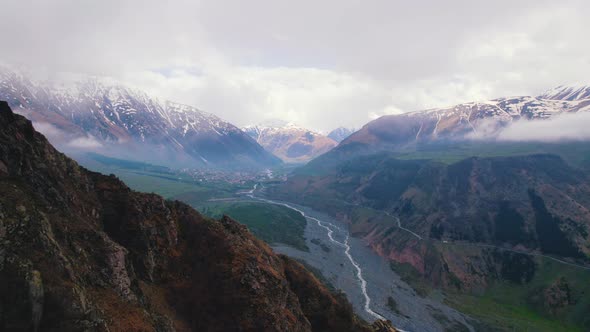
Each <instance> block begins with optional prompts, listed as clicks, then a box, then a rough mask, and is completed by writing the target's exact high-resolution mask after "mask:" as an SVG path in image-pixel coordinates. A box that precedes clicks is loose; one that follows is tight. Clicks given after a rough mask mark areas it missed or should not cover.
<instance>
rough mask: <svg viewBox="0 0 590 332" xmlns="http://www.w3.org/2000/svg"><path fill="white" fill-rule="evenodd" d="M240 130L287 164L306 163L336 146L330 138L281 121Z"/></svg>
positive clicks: (268, 122)
mask: <svg viewBox="0 0 590 332" xmlns="http://www.w3.org/2000/svg"><path fill="white" fill-rule="evenodd" d="M242 129H243V130H244V132H246V133H247V134H248V135H250V136H251V137H252V138H253V139H254V140H256V142H258V143H259V144H260V145H262V146H263V147H264V148H265V149H266V150H268V151H269V152H271V153H273V154H274V155H275V156H277V157H279V158H281V159H282V160H283V161H284V162H287V163H304V162H307V161H309V160H311V159H313V158H315V157H317V156H319V155H321V154H323V153H326V152H327V151H329V150H330V149H332V148H333V147H335V146H336V145H337V142H336V141H335V140H333V139H332V138H329V137H326V136H324V135H322V134H320V133H317V132H314V131H311V130H308V129H305V128H302V127H299V126H297V125H295V124H293V123H289V122H285V121H281V120H273V121H267V122H263V123H261V124H259V125H255V126H247V127H244V128H242Z"/></svg>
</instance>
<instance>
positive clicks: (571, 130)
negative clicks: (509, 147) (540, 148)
mask: <svg viewBox="0 0 590 332" xmlns="http://www.w3.org/2000/svg"><path fill="white" fill-rule="evenodd" d="M497 139H498V140H500V141H525V142H529V141H530V142H563V141H586V140H590V112H581V113H564V114H561V115H557V116H554V117H552V118H550V119H544V120H529V121H527V120H520V121H515V122H513V123H512V124H510V125H509V126H507V127H506V128H504V129H503V130H502V131H500V133H499V134H498V136H497Z"/></svg>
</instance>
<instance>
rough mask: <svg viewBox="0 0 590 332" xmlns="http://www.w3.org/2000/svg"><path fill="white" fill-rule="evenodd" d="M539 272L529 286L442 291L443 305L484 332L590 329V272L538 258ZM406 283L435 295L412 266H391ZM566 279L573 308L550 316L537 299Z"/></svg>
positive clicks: (496, 285)
mask: <svg viewBox="0 0 590 332" xmlns="http://www.w3.org/2000/svg"><path fill="white" fill-rule="evenodd" d="M535 261H536V264H537V271H536V273H535V276H534V277H533V279H532V280H531V281H530V282H529V283H526V284H515V283H511V282H507V281H497V282H495V283H494V284H492V285H490V287H489V288H488V289H486V290H485V291H483V292H481V293H476V292H473V293H462V292H457V291H448V290H445V291H443V294H444V301H445V303H446V304H448V305H450V306H451V307H454V308H456V309H457V310H459V311H461V312H463V313H465V314H467V315H469V316H471V317H473V318H476V319H478V320H480V321H481V322H482V323H483V325H484V326H482V327H480V328H481V329H484V330H486V329H489V330H499V331H587V330H589V329H590V317H588V313H589V312H590V297H589V296H588V294H590V271H585V270H580V269H577V268H575V267H570V266H566V265H563V264H559V263H557V262H554V261H552V260H549V259H545V258H535ZM392 269H393V270H394V271H396V272H397V273H398V274H399V275H400V276H401V277H402V279H403V280H404V281H406V282H408V283H409V284H410V285H411V286H412V287H413V288H414V289H415V290H416V291H417V292H418V294H420V295H421V296H429V295H435V294H436V293H437V292H439V291H438V290H434V289H432V288H431V286H429V285H428V283H427V282H425V281H424V280H423V279H422V277H421V276H420V275H419V274H418V273H417V272H416V271H415V270H414V269H413V268H412V267H411V266H410V265H409V264H395V263H392ZM561 277H563V278H565V279H566V280H567V281H568V283H569V285H570V287H571V290H572V294H573V298H574V304H572V305H569V306H567V307H566V308H564V309H562V310H561V311H558V312H556V313H554V314H550V313H549V312H547V310H546V309H545V308H544V307H543V301H542V299H539V300H537V301H534V300H531V299H532V298H534V296H535V295H538V294H542V290H543V288H544V287H547V285H550V284H551V283H553V282H554V281H556V280H558V279H559V278H561Z"/></svg>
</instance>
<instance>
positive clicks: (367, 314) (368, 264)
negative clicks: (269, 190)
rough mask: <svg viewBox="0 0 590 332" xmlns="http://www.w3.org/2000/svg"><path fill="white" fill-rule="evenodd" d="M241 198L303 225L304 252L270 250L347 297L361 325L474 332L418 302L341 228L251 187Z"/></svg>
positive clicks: (429, 302)
mask: <svg viewBox="0 0 590 332" xmlns="http://www.w3.org/2000/svg"><path fill="white" fill-rule="evenodd" d="M245 194H246V196H247V197H249V198H251V199H253V200H257V201H261V202H265V203H268V204H275V205H282V206H285V207H287V208H290V209H292V210H294V211H297V212H299V213H300V214H301V215H302V216H304V217H305V218H306V219H307V221H308V222H307V225H306V228H305V238H306V242H307V246H308V247H309V249H310V250H309V252H306V251H301V250H298V249H295V248H292V247H289V246H283V245H274V246H273V249H274V250H275V251H276V252H278V253H281V254H285V255H287V256H290V257H293V258H295V259H299V260H303V261H305V262H306V263H307V264H309V265H310V266H312V267H314V268H316V269H317V270H319V271H320V272H321V273H322V275H323V277H324V278H325V279H326V280H327V281H328V282H329V283H330V284H331V285H332V286H333V287H334V288H336V289H339V290H341V291H343V292H344V293H345V294H346V296H347V298H348V300H349V301H350V302H351V303H352V305H353V308H354V310H355V312H356V313H357V314H358V315H359V316H361V317H362V318H363V319H365V320H367V321H370V322H371V321H375V320H377V319H387V320H390V321H391V322H392V323H393V325H394V326H396V328H398V329H400V330H403V331H443V330H444V329H445V326H447V327H448V324H449V322H458V323H460V324H461V325H464V326H466V327H467V328H468V329H469V330H471V331H473V328H472V327H471V326H470V325H469V323H468V322H467V319H466V317H465V316H464V315H462V314H461V313H459V312H457V311H456V310H454V309H452V308H450V307H448V306H446V305H444V304H443V303H442V302H441V299H440V298H439V299H436V298H431V297H430V298H423V297H420V296H419V295H418V294H417V293H416V292H415V291H414V290H413V289H412V288H411V287H410V286H409V285H408V284H407V283H405V282H403V281H402V280H401V279H400V277H399V276H398V275H397V274H396V273H395V272H394V271H393V270H392V269H391V268H390V264H389V262H388V261H387V260H385V259H384V258H382V257H380V256H379V255H377V254H375V253H374V252H373V251H372V250H371V249H370V248H368V247H367V246H366V245H364V244H363V242H362V240H360V239H357V238H354V237H350V235H349V233H348V230H347V229H346V226H345V225H344V224H342V223H341V222H339V221H338V220H335V219H333V218H331V217H330V216H327V215H325V214H323V213H320V212H317V211H314V210H313V209H310V208H307V207H304V206H300V205H297V204H293V203H289V202H283V201H278V200H272V199H268V198H263V197H260V196H259V195H258V194H257V193H256V187H254V188H253V189H252V190H250V191H248V192H246V193H245ZM392 300H393V301H394V302H395V303H392V302H391V301H392ZM388 302H389V303H390V305H388ZM441 317H443V318H442V319H441Z"/></svg>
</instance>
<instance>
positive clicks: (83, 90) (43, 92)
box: [0, 68, 277, 164]
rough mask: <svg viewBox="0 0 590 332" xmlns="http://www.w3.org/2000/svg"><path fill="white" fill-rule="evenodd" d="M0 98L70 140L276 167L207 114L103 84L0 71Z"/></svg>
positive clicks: (240, 135)
mask: <svg viewBox="0 0 590 332" xmlns="http://www.w3.org/2000/svg"><path fill="white" fill-rule="evenodd" d="M0 99H2V100H7V101H8V103H9V104H10V105H11V106H12V107H13V109H15V110H17V111H18V110H19V109H20V110H21V113H23V114H24V115H25V116H27V117H29V118H30V119H31V120H33V121H34V122H44V123H49V124H51V125H53V126H54V127H56V128H58V129H59V130H62V131H64V132H66V133H67V134H68V135H69V136H71V137H80V136H82V137H84V136H91V137H94V138H96V139H98V140H100V141H104V142H109V143H119V144H127V143H129V142H136V143H142V144H149V145H150V146H154V147H157V148H158V149H161V150H165V151H169V153H168V154H169V155H173V156H174V155H175V154H177V152H182V153H186V154H188V155H189V156H192V157H194V158H195V159H196V160H198V161H199V163H203V162H204V161H205V160H207V162H205V164H208V163H209V162H210V161H212V160H213V161H217V162H230V161H231V160H235V159H236V158H238V159H239V160H240V161H242V162H244V161H245V162H254V163H258V162H260V161H262V160H265V161H264V162H271V164H272V163H273V162H275V163H276V162H277V160H276V159H275V158H273V157H272V156H271V155H270V154H268V153H266V152H265V151H264V149H263V148H262V147H260V146H259V145H258V144H256V142H254V141H253V140H252V139H251V138H250V137H248V136H247V135H246V134H245V133H243V132H242V131H241V130H240V129H239V128H237V127H236V126H234V125H232V124H231V123H229V122H227V121H224V120H222V119H220V118H219V117H217V116H215V115H213V114H211V113H206V112H203V111H201V110H199V109H197V108H195V107H192V106H188V105H183V104H179V103H174V102H171V101H166V102H161V101H160V100H158V99H157V98H152V97H150V96H149V95H147V94H146V93H145V92H143V91H140V90H137V89H133V88H129V87H126V86H123V85H121V84H118V83H115V82H112V81H108V80H103V79H96V78H90V79H88V78H85V79H82V80H76V81H67V82H59V83H55V82H42V83H39V82H33V81H31V80H29V79H27V78H26V77H25V76H23V75H22V74H19V73H15V72H11V71H9V70H7V69H4V68H0ZM54 143H56V144H58V145H59V142H54ZM201 150H204V151H201ZM175 151H176V152H175Z"/></svg>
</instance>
